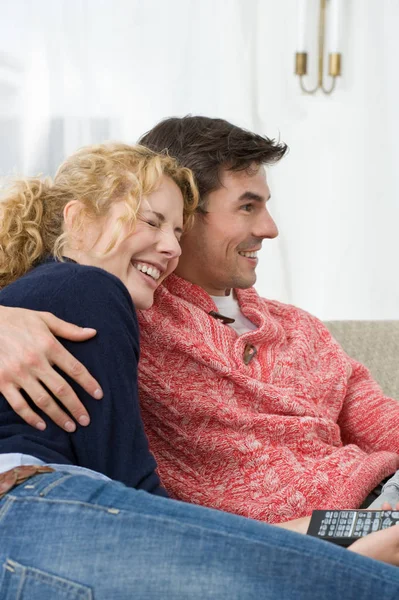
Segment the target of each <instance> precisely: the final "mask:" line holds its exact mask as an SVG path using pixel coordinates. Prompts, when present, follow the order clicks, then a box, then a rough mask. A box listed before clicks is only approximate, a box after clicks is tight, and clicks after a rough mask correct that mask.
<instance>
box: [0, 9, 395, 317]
mask: <svg viewBox="0 0 399 600" xmlns="http://www.w3.org/2000/svg"><path fill="white" fill-rule="evenodd" d="M296 4H297V3H296V0H278V1H277V0H201V2H198V1H194V0H13V2H12V3H11V2H9V1H8V0H0V11H1V12H0V175H8V174H10V173H24V174H28V175H31V174H37V173H39V172H41V173H46V174H47V173H49V174H53V173H54V171H55V169H56V167H57V166H58V164H59V163H60V162H61V161H62V160H63V158H64V157H65V156H67V155H68V154H69V153H71V152H73V151H74V150H75V149H76V148H78V147H79V146H82V145H84V144H87V143H92V142H99V141H104V140H108V139H114V140H115V139H119V140H123V141H127V142H133V141H135V140H136V139H137V138H138V137H139V136H140V135H141V134H142V133H144V132H145V131H147V130H148V129H150V128H151V127H152V126H153V125H154V124H155V123H156V122H158V121H159V120H160V119H162V118H164V117H167V116H173V115H178V116H181V115H184V114H187V113H192V114H205V115H208V116H216V117H223V118H226V119H228V120H231V121H233V122H235V123H237V124H239V125H241V126H244V127H248V128H250V129H252V130H255V131H257V132H259V133H264V134H266V135H268V136H270V137H280V138H281V139H282V140H284V141H286V142H287V143H288V144H289V146H290V148H291V151H290V154H289V155H288V157H286V158H285V159H284V160H283V161H282V162H281V163H280V164H279V165H277V166H276V167H273V168H272V169H270V171H269V174H268V176H269V181H270V185H271V188H272V196H273V199H272V201H271V204H270V208H271V211H272V213H273V215H274V216H275V218H276V220H277V222H278V224H279V227H280V236H279V238H278V239H277V240H275V241H272V242H270V241H266V242H265V243H264V250H263V251H262V255H261V260H260V265H259V267H258V284H257V287H258V290H259V291H260V293H262V294H263V295H266V296H269V297H274V298H277V299H280V300H282V301H286V302H291V303H294V304H297V305H300V306H302V307H303V308H305V309H307V310H310V311H311V312H313V313H315V314H317V315H318V316H319V317H321V318H359V319H362V318H363V319H364V318H377V319H378V318H399V281H398V278H397V277H396V268H395V267H396V264H395V263H396V257H397V256H398V255H399V253H398V249H399V248H398V245H399V242H398V236H397V234H396V229H397V225H396V224H397V222H398V221H399V208H398V202H397V198H398V193H399V175H398V169H397V167H396V162H397V159H398V158H399V117H398V111H397V104H398V96H399V70H398V69H397V65H396V57H397V55H398V50H399V41H398V37H397V35H396V32H397V31H398V30H399V2H398V0H384V2H381V1H380V0H347V1H346V3H345V23H344V45H343V77H342V78H341V79H340V81H339V82H338V85H337V90H336V91H335V92H334V94H333V95H332V96H330V97H326V96H323V95H315V96H312V97H309V96H305V95H303V94H301V92H300V91H299V86H298V82H297V80H296V78H295V76H294V75H293V54H294V52H295V37H296V18H297V15H296ZM317 6H318V1H317V0H309V21H310V22H311V23H312V24H314V27H315V25H316V21H317ZM311 29H312V28H311ZM315 43H316V30H314V32H313V38H312V45H313V48H314V46H315ZM309 58H310V65H311V71H312V73H311V76H312V77H313V76H314V75H315V63H316V57H315V55H314V52H312V53H311V55H310V57H309Z"/></svg>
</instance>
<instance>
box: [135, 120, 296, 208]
mask: <svg viewBox="0 0 399 600" xmlns="http://www.w3.org/2000/svg"><path fill="white" fill-rule="evenodd" d="M139 143H140V144H142V145H143V146H147V147H148V148H151V150H154V151H156V152H168V154H170V156H173V157H174V158H176V159H177V160H178V161H179V163H180V164H181V165H182V166H184V167H188V168H189V169H191V170H192V171H193V173H194V176H195V179H196V182H197V185H198V188H199V192H200V196H201V202H200V206H199V209H200V210H201V209H204V208H205V204H206V196H207V194H209V192H212V191H214V190H216V189H218V188H219V187H220V186H221V182H220V172H221V169H228V170H231V171H243V170H246V169H249V168H250V167H251V166H252V165H253V164H256V165H261V164H266V165H270V164H274V163H276V162H278V161H279V160H280V159H281V158H282V157H283V156H284V154H285V153H286V151H287V146H286V144H283V143H281V142H277V141H276V140H274V139H269V138H267V137H263V136H261V135H257V134H256V133H252V132H250V131H247V130H245V129H241V127H237V126H236V125H232V124H231V123H229V122H228V121H225V120H224V119H211V118H209V117H200V116H199V117H198V116H197V117H193V116H191V115H187V116H186V117H181V118H179V117H172V118H169V119H165V120H164V121H161V122H160V123H158V125H156V126H155V127H154V128H153V129H151V130H150V131H148V132H147V133H146V134H145V135H143V137H142V138H141V139H140V140H139Z"/></svg>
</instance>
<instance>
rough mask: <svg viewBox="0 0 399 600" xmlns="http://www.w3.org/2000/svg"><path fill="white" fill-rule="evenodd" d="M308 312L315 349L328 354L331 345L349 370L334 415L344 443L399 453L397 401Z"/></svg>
mask: <svg viewBox="0 0 399 600" xmlns="http://www.w3.org/2000/svg"><path fill="white" fill-rule="evenodd" d="M302 312H303V311H302ZM306 314H307V313H306ZM307 316H308V317H309V318H310V320H311V322H312V327H314V328H315V331H317V332H318V342H317V343H316V348H317V351H318V352H319V353H323V354H326V355H327V356H328V355H329V351H330V349H332V350H333V352H337V351H338V352H339V353H340V355H341V358H342V359H343V364H344V365H345V366H346V370H347V372H348V373H349V375H348V380H347V387H346V393H345V397H344V400H343V403H342V407H341V410H340V413H339V415H338V419H337V423H338V425H339V427H340V432H341V438H342V441H343V443H344V444H345V445H348V444H356V445H357V446H359V448H361V449H362V450H364V451H365V452H368V453H370V452H376V451H380V450H385V451H389V452H395V453H397V454H399V402H397V401H396V400H393V399H392V398H389V397H387V396H385V395H384V393H383V391H382V390H381V388H380V386H379V385H378V383H377V382H376V381H375V380H374V379H373V377H372V376H371V373H370V371H369V370H368V369H367V367H365V366H364V365H362V364H361V363H359V362H357V361H356V360H354V359H353V358H351V357H349V356H348V355H347V354H346V353H345V351H344V350H343V348H342V347H341V346H340V345H339V343H338V342H337V341H336V340H335V339H334V338H333V336H332V335H331V333H330V331H329V330H328V329H327V327H326V326H325V325H324V324H323V323H322V322H321V321H319V319H317V318H316V317H313V316H311V315H308V314H307Z"/></svg>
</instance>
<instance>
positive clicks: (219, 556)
mask: <svg viewBox="0 0 399 600" xmlns="http://www.w3.org/2000/svg"><path fill="white" fill-rule="evenodd" d="M196 202H197V191H196V188H195V185H194V182H193V179H192V175H191V173H190V171H188V170H187V169H182V168H179V167H178V165H177V164H176V163H175V161H174V160H172V159H171V158H169V157H168V156H159V155H156V154H154V153H153V152H151V151H150V150H147V149H144V148H141V147H130V146H126V145H122V144H109V145H101V146H93V147H89V148H85V149H82V150H81V151H79V152H77V153H76V154H75V155H73V156H72V157H70V158H69V159H68V160H67V161H66V162H65V163H64V164H63V165H62V166H61V167H60V169H59V170H58V172H57V175H56V177H55V180H54V182H51V181H49V180H47V181H40V180H38V179H35V180H27V181H20V182H17V183H16V184H15V185H14V187H13V188H11V189H10V190H9V191H8V192H7V193H6V195H5V198H4V201H3V203H2V205H1V215H0V223H1V226H0V286H1V287H2V288H3V289H2V291H1V292H0V303H1V304H2V305H3V306H8V307H23V308H30V309H35V310H41V311H51V312H53V313H55V314H56V315H57V316H58V317H60V318H61V319H64V320H73V321H74V322H75V323H76V324H77V325H80V326H83V327H84V325H85V324H86V322H88V321H89V320H90V324H92V325H94V327H95V328H96V330H97V332H98V333H97V335H96V336H95V337H92V338H91V339H89V340H87V341H86V342H84V343H81V344H75V343H73V342H65V345H66V346H67V348H68V349H69V350H70V351H71V352H72V353H73V355H74V356H75V358H76V359H78V360H79V361H81V362H82V363H83V364H84V365H85V366H86V367H87V368H88V369H89V370H90V371H91V372H92V373H93V375H94V377H95V378H96V379H98V380H99V382H100V383H101V387H102V390H103V392H104V399H103V401H102V402H101V403H97V402H96V401H95V400H94V399H93V398H91V397H90V396H89V394H88V393H87V392H85V391H84V390H83V389H79V387H78V386H76V385H75V384H74V383H73V381H71V382H70V383H71V385H73V386H75V390H76V392H77V393H78V395H79V397H80V398H81V399H82V400H84V402H85V404H86V406H87V407H89V408H90V413H91V415H92V420H91V424H90V426H89V427H87V428H80V429H79V430H77V431H76V433H67V432H65V431H62V430H60V429H58V428H57V427H56V426H55V425H53V424H52V422H51V421H50V420H49V419H48V418H47V417H46V415H45V414H44V413H43V414H42V415H41V416H42V418H43V420H44V421H45V422H46V424H47V427H46V428H45V430H44V431H37V430H33V429H31V428H30V426H29V425H27V424H26V423H25V422H24V421H22V419H21V418H20V417H19V416H17V415H16V414H15V413H14V411H13V410H11V409H10V408H9V407H8V404H7V403H6V401H5V399H4V397H0V471H1V473H2V476H1V487H0V493H2V496H1V499H0V531H1V544H0V558H1V563H2V565H3V567H2V571H1V575H0V598H2V599H4V600H8V599H10V598H17V597H18V598H21V599H22V598H29V599H34V598H40V600H46V599H47V598H51V599H53V598H61V599H62V598H68V599H71V598H72V599H73V598H93V597H95V598H96V599H98V598H104V599H105V598H107V599H109V598H113V599H114V598H115V599H116V598H123V599H124V598H132V597H138V598H185V599H186V598H240V599H245V598H258V597H263V598H276V597H278V598H301V597H303V598H305V597H310V595H312V594H314V593H316V595H317V596H321V597H323V598H338V597H341V596H342V595H343V594H345V597H346V598H351V597H353V598H355V597H356V598H358V597H362V598H372V597H374V596H375V595H376V594H377V593H384V595H385V597H391V596H392V597H393V595H394V593H396V590H397V586H398V584H399V572H397V571H396V569H394V568H393V567H391V566H388V565H383V564H382V563H378V562H376V561H371V560H368V559H365V558H362V557H361V556H356V552H357V553H359V554H362V553H363V554H364V553H370V552H371V550H370V544H368V541H367V540H366V541H365V540H361V541H359V542H356V544H354V545H353V548H352V550H353V551H354V552H346V551H345V550H343V549H341V548H337V547H334V546H333V545H331V544H326V543H323V542H319V541H317V540H314V539H310V538H305V537H304V536H300V535H298V534H295V533H291V532H287V531H285V530H284V529H280V528H277V527H271V526H267V525H264V524H261V523H257V522H255V521H251V520H248V519H243V518H240V517H236V516H233V515H230V514H224V513H221V512H218V511H212V510H209V509H204V508H200V507H196V506H191V505H187V504H183V503H180V502H175V501H172V500H169V499H167V498H164V497H162V496H166V492H165V491H164V490H163V488H162V486H161V485H160V482H159V479H158V476H157V473H156V470H155V467H156V465H155V462H154V459H153V457H152V455H151V454H150V452H149V449H148V444H147V440H146V437H145V434H144V430H143V425H142V422H141V418H140V412H139V405H138V396H137V361H138V357H139V333H138V328H137V320H136V316H135V307H136V308H139V309H143V310H144V309H146V308H148V307H150V306H151V304H152V301H153V294H154V290H155V289H156V287H157V286H158V285H159V284H160V282H161V281H162V280H163V279H164V278H165V277H166V276H167V275H168V274H169V273H170V272H171V271H172V270H173V269H174V268H175V266H176V264H177V260H178V256H179V254H180V247H179V239H180V236H181V235H182V232H183V227H184V224H185V223H187V222H189V220H190V216H191V214H192V212H193V210H194V209H195V206H196ZM156 350H157V349H156V347H154V352H156ZM114 480H117V481H114ZM127 486H128V487H127ZM394 529H395V528H393V529H392V530H390V531H385V532H380V533H379V534H373V535H374V538H373V539H374V540H376V543H377V546H378V543H380V544H383V545H384V548H383V550H380V551H379V553H378V552H377V554H372V556H375V557H377V558H378V557H380V558H382V559H386V560H389V561H392V562H395V560H396V561H397V557H396V554H395V553H397V548H398V547H399V535H396V532H395V531H394ZM369 537H370V539H371V538H372V537H373V536H369ZM375 547H376V545H375V543H374V544H373V550H372V552H375V550H374V549H375ZM384 552H385V554H384ZM305 569H306V576H304V573H305ZM337 569H340V574H341V577H337Z"/></svg>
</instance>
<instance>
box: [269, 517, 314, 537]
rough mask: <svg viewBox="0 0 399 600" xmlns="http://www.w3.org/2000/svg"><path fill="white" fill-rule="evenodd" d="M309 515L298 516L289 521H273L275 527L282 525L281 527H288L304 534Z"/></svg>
mask: <svg viewBox="0 0 399 600" xmlns="http://www.w3.org/2000/svg"><path fill="white" fill-rule="evenodd" d="M309 523H310V517H300V518H299V519H292V520H291V521H285V522H284V523H275V526H276V527H282V528H283V529H289V530H290V531H296V532H297V533H304V534H306V533H307V531H308V528H309Z"/></svg>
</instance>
